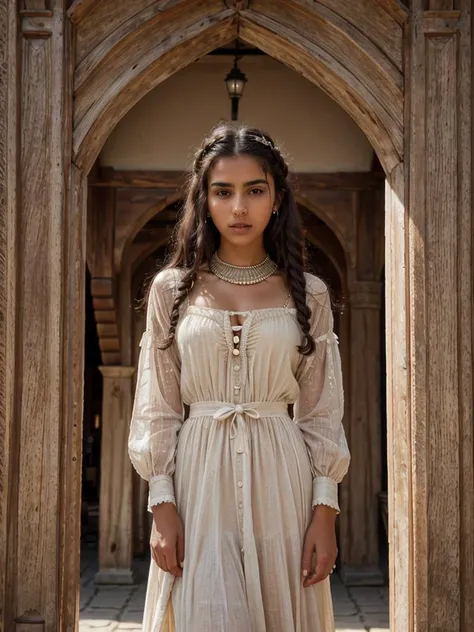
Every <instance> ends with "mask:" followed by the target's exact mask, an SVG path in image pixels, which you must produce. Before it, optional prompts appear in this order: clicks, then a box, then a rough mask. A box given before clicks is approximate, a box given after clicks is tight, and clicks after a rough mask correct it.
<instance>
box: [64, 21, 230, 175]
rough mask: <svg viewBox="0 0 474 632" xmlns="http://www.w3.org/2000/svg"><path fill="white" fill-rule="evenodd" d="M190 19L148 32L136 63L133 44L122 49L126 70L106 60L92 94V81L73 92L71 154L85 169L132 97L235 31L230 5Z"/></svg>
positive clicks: (212, 48) (88, 168)
mask: <svg viewBox="0 0 474 632" xmlns="http://www.w3.org/2000/svg"><path fill="white" fill-rule="evenodd" d="M189 24H190V25H189V28H187V29H184V30H181V29H180V27H179V24H177V25H175V28H174V30H173V32H172V34H171V35H170V37H168V38H167V39H164V40H163V41H157V38H156V33H155V32H153V34H150V36H149V38H148V46H149V49H148V51H147V53H146V54H141V53H140V50H139V49H138V51H137V53H138V54H139V59H138V60H137V62H136V63H133V49H131V50H130V49H127V50H124V51H123V55H122V57H121V58H119V60H118V63H120V64H122V65H123V64H125V66H126V68H127V69H126V71H125V72H124V73H123V74H121V75H117V74H115V71H113V72H111V71H112V68H109V67H108V66H107V65H106V66H105V70H104V73H105V75H104V76H103V77H102V78H100V75H97V77H98V78H97V79H96V78H94V85H95V86H96V88H97V92H95V93H94V94H93V95H92V100H91V95H90V90H91V86H88V91H89V92H86V91H83V94H82V96H81V99H79V97H78V98H77V100H76V107H77V110H76V112H80V113H82V114H83V115H84V116H83V118H81V120H80V121H79V122H78V121H77V120H76V121H75V131H74V147H75V150H74V152H75V154H74V159H75V162H76V163H77V164H78V165H81V166H82V167H83V168H84V169H85V170H86V171H89V170H90V168H91V167H92V165H93V163H94V161H95V159H96V157H97V155H98V153H99V151H100V149H101V147H102V145H103V143H104V142H105V139H106V138H107V136H108V135H109V133H110V132H111V130H112V129H113V128H114V127H115V125H116V124H117V122H118V121H119V120H120V119H121V118H122V117H123V116H124V114H126V112H128V110H129V109H130V108H131V107H132V106H133V105H135V103H137V101H139V100H140V99H141V98H142V97H143V96H144V95H145V94H147V93H148V92H149V91H150V90H152V89H153V88H154V87H156V86H157V85H158V84H160V83H161V82H162V81H164V80H165V79H167V78H168V77H170V76H171V75H173V74H174V73H175V72H177V71H178V70H181V69H182V68H184V67H185V66H187V65H188V64H189V63H191V62H193V61H195V60H196V59H198V58H200V57H202V56H203V55H206V54H207V53H209V52H210V51H211V50H214V49H215V48H218V47H219V46H222V45H224V44H226V43H228V42H229V41H230V40H232V39H233V38H234V37H235V35H236V33H237V30H236V29H237V26H236V22H235V20H234V18H233V13H232V11H230V10H229V9H226V10H225V11H222V12H220V13H218V14H216V15H211V16H203V17H202V18H201V19H199V20H198V21H197V22H192V21H191V20H189ZM138 44H140V42H138V43H137V46H138ZM114 65H116V64H114ZM103 82H105V84H104V83H103ZM105 86H108V87H107V89H105ZM84 100H85V101H87V102H89V104H90V107H89V109H87V113H86V112H84V111H83V106H82V102H83V101H84Z"/></svg>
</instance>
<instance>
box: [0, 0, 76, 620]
mask: <svg viewBox="0 0 474 632" xmlns="http://www.w3.org/2000/svg"><path fill="white" fill-rule="evenodd" d="M0 32H1V34H0V48H1V52H0V63H1V76H2V81H1V82H0V95H1V96H0V102H1V105H0V109H1V116H0V119H1V121H2V123H1V126H0V135H1V139H0V156H1V163H2V165H1V167H0V170H1V178H0V179H1V182H2V186H3V187H5V188H4V190H3V191H2V195H1V202H0V204H1V205H2V206H3V208H2V209H1V212H0V216H1V220H0V226H1V230H0V232H1V234H2V241H1V243H0V261H1V262H2V263H1V266H2V268H3V269H2V270H1V272H2V274H0V277H1V284H2V289H3V288H4V289H5V292H2V297H1V298H2V305H1V309H2V314H1V317H0V321H1V327H2V328H4V329H2V331H4V332H6V337H5V338H4V337H3V336H2V333H1V332H0V337H1V339H2V342H1V343H0V356H1V357H0V364H1V370H0V374H1V376H2V377H1V380H2V384H1V385H0V393H1V399H2V406H1V415H0V417H1V424H0V426H1V427H0V443H1V445H2V453H1V454H0V516H1V522H2V524H1V527H0V567H1V570H0V629H2V630H12V631H14V632H27V631H29V630H37V629H38V630H42V631H45V632H56V631H57V630H63V629H65V628H64V627H63V622H64V621H67V622H68V624H69V625H70V626H73V625H74V622H75V621H76V620H77V611H78V591H77V578H78V576H79V531H80V513H79V510H80V505H79V503H78V501H77V499H78V497H80V459H81V439H80V432H81V416H82V383H83V357H82V355H83V348H82V345H83V328H84V311H83V297H84V269H85V267H84V231H83V223H82V218H83V214H82V213H76V212H75V210H76V208H77V207H81V206H82V203H83V196H84V192H85V189H84V178H83V176H82V173H81V171H80V170H79V169H76V168H74V167H72V166H71V128H72V125H71V101H72V91H71V90H70V87H71V77H72V67H71V64H70V59H71V51H70V49H69V47H68V44H69V43H70V41H71V30H70V25H69V22H68V20H67V18H66V14H65V2H64V1H63V0H50V1H48V2H46V1H42V0H36V1H35V0H23V1H22V2H16V1H13V0H12V1H11V2H10V1H8V2H7V1H6V0H2V2H0ZM3 132H6V133H5V134H3ZM3 273H4V274H5V276H4V274H3ZM3 343H5V344H3ZM69 629H73V628H72V627H69Z"/></svg>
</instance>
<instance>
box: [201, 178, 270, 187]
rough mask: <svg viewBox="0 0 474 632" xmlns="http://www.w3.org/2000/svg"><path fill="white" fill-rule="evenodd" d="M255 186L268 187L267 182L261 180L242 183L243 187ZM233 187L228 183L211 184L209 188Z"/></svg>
mask: <svg viewBox="0 0 474 632" xmlns="http://www.w3.org/2000/svg"><path fill="white" fill-rule="evenodd" d="M255 184H266V185H268V183H267V181H266V180H263V179H259V180H250V182H244V186H245V187H250V186H253V185H255ZM233 186H234V185H233V184H232V183H230V182H213V183H212V184H211V187H228V188H231V187H233Z"/></svg>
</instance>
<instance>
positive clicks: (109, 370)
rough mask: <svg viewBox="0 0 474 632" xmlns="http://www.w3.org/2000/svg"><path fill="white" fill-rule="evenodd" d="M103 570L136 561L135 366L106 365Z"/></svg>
mask: <svg viewBox="0 0 474 632" xmlns="http://www.w3.org/2000/svg"><path fill="white" fill-rule="evenodd" d="M100 371H101V373H102V375H103V400H102V448H101V458H100V471H101V484H100V523H99V573H101V572H104V571H110V570H119V571H127V570H130V569H131V564H132V464H131V463H130V459H129V456H128V433H129V424H130V418H131V414H132V404H133V395H132V376H133V374H134V372H135V368H134V367H124V366H102V367H100Z"/></svg>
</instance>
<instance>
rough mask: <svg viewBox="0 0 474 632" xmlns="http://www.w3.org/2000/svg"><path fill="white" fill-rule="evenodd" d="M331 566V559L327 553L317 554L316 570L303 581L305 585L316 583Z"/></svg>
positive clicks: (327, 573) (326, 574)
mask: <svg viewBox="0 0 474 632" xmlns="http://www.w3.org/2000/svg"><path fill="white" fill-rule="evenodd" d="M331 568H332V564H331V560H330V559H329V555H320V556H318V563H317V565H316V570H315V571H314V573H313V574H312V575H311V576H310V577H308V579H307V582H305V585H306V586H312V585H313V584H317V583H319V582H321V581H323V579H326V577H327V576H328V575H329V572H330V570H331Z"/></svg>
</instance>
